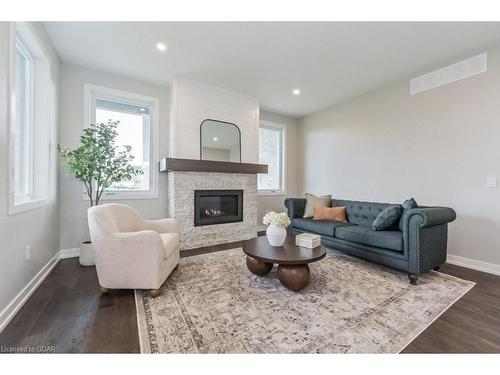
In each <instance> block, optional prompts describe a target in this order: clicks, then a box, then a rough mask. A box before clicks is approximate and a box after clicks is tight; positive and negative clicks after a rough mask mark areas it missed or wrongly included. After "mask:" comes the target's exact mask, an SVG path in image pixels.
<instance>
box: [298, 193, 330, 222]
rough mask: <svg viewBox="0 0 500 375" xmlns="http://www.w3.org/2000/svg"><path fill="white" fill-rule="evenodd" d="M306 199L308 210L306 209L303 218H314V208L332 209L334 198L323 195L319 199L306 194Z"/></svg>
mask: <svg viewBox="0 0 500 375" xmlns="http://www.w3.org/2000/svg"><path fill="white" fill-rule="evenodd" d="M305 198H306V208H305V209H304V216H303V217H313V216H314V207H332V196H331V195H323V196H322V197H317V196H315V195H312V194H308V193H306V194H305Z"/></svg>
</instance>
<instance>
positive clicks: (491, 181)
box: [486, 177, 497, 188]
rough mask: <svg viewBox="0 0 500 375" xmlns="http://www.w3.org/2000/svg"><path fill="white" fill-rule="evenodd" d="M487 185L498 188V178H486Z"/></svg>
mask: <svg viewBox="0 0 500 375" xmlns="http://www.w3.org/2000/svg"><path fill="white" fill-rule="evenodd" d="M486 187H488V188H496V187H497V178H496V177H488V178H487V179H486Z"/></svg>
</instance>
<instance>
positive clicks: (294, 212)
mask: <svg viewBox="0 0 500 375" xmlns="http://www.w3.org/2000/svg"><path fill="white" fill-rule="evenodd" d="M285 207H286V208H287V210H288V216H289V217H290V219H291V220H292V221H293V219H294V218H296V217H302V216H303V215H304V210H305V208H306V200H305V199H304V198H286V199H285Z"/></svg>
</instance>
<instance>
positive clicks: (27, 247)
mask: <svg viewBox="0 0 500 375" xmlns="http://www.w3.org/2000/svg"><path fill="white" fill-rule="evenodd" d="M30 259H31V245H27V246H26V260H30Z"/></svg>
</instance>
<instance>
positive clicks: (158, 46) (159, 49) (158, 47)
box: [156, 42, 167, 52]
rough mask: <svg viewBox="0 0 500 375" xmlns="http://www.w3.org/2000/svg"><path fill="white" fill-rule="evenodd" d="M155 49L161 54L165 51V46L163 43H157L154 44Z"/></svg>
mask: <svg viewBox="0 0 500 375" xmlns="http://www.w3.org/2000/svg"><path fill="white" fill-rule="evenodd" d="M156 48H157V49H158V51H161V52H163V51H166V50H167V45H166V44H165V43H162V42H158V43H156Z"/></svg>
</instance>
